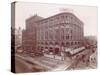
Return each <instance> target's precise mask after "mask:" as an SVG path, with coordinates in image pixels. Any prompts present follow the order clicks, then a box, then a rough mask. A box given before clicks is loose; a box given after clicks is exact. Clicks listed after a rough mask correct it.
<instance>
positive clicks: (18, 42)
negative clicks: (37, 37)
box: [15, 27, 22, 47]
mask: <svg viewBox="0 0 100 75" xmlns="http://www.w3.org/2000/svg"><path fill="white" fill-rule="evenodd" d="M21 45H22V29H21V27H19V28H18V29H15V47H18V46H21Z"/></svg>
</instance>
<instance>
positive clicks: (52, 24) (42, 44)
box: [36, 12, 84, 55]
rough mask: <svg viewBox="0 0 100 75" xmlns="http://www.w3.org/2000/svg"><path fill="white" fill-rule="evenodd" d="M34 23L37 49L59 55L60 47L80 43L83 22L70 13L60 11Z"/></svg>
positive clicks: (82, 34) (70, 46)
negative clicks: (35, 24)
mask: <svg viewBox="0 0 100 75" xmlns="http://www.w3.org/2000/svg"><path fill="white" fill-rule="evenodd" d="M36 23H37V26H36V27H37V35H36V36H37V45H36V48H37V50H38V51H41V52H47V53H51V54H58V55H61V51H62V50H64V49H62V48H72V47H74V46H78V45H81V44H82V41H83V36H84V32H83V29H84V28H83V22H82V21H80V20H79V19H78V18H77V17H76V16H75V15H74V14H72V13H68V12H66V13H60V14H57V15H54V16H51V17H48V18H45V19H42V20H40V21H38V22H36Z"/></svg>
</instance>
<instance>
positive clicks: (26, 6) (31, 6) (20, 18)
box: [15, 2, 98, 36]
mask: <svg viewBox="0 0 100 75" xmlns="http://www.w3.org/2000/svg"><path fill="white" fill-rule="evenodd" d="M65 11H66V12H72V13H73V14H74V15H76V16H77V17H78V18H79V19H80V20H81V21H82V22H83V23H84V35H85V36H89V35H95V36H97V16H98V15H97V7H95V6H78V5H69V4H48V3H47V4H46V3H32V2H17V3H16V6H15V27H16V28H17V29H18V28H19V27H21V28H22V29H25V20H26V19H27V18H29V17H31V16H33V15H34V14H37V15H39V16H41V17H44V18H47V17H50V16H53V15H55V14H57V13H61V12H65Z"/></svg>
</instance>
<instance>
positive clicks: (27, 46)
mask: <svg viewBox="0 0 100 75" xmlns="http://www.w3.org/2000/svg"><path fill="white" fill-rule="evenodd" d="M41 19H42V17H39V16H37V15H34V16H32V17H30V18H28V19H27V20H26V29H25V30H23V32H22V47H23V50H24V52H29V53H30V52H34V51H35V49H36V38H37V37H36V25H37V24H36V23H35V22H36V21H38V20H41Z"/></svg>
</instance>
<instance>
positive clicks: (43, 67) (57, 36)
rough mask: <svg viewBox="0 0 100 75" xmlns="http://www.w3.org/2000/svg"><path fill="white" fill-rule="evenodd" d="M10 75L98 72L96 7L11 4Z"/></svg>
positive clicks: (32, 3)
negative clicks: (92, 70)
mask: <svg viewBox="0 0 100 75" xmlns="http://www.w3.org/2000/svg"><path fill="white" fill-rule="evenodd" d="M11 24H12V25H11V71H12V72H14V73H28V72H48V71H49V72H51V71H70V70H88V69H96V68H97V55H98V51H97V44H98V42H97V7H96V6H83V5H70V4H54V3H51V4H50V3H37V2H36V3H35V2H13V3H11Z"/></svg>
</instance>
